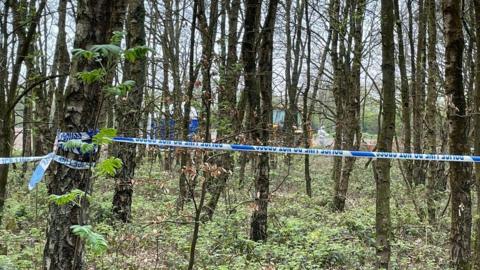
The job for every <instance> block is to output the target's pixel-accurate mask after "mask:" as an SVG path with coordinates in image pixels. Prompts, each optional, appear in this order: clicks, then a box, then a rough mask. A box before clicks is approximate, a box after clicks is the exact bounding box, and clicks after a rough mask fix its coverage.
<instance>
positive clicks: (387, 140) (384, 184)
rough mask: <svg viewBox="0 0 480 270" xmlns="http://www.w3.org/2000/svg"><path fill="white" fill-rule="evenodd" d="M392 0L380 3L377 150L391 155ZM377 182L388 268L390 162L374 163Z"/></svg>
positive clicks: (382, 262) (379, 231) (381, 252)
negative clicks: (381, 112) (379, 125)
mask: <svg viewBox="0 0 480 270" xmlns="http://www.w3.org/2000/svg"><path fill="white" fill-rule="evenodd" d="M393 9H394V5H393V0H382V1H381V34H382V84H383V87H382V93H383V104H382V107H383V110H382V111H383V115H382V116H383V117H382V121H381V127H380V132H379V136H378V142H377V145H378V151H383V152H391V151H392V142H393V136H394V134H395V111H396V108H395V44H394V41H393V40H394V38H393V28H394V22H395V16H394V14H393ZM373 167H374V170H373V171H374V176H375V183H376V249H377V268H380V269H388V267H389V264H390V233H391V220H390V160H388V159H381V160H377V161H375V162H374V166H373Z"/></svg>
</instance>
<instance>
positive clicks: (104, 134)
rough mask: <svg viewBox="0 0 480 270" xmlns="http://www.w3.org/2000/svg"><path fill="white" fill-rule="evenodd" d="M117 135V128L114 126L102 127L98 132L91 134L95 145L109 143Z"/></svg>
mask: <svg viewBox="0 0 480 270" xmlns="http://www.w3.org/2000/svg"><path fill="white" fill-rule="evenodd" d="M115 136H117V130H116V129H114V128H102V129H100V132H98V133H97V134H95V136H93V139H92V142H93V143H94V144H97V145H104V144H109V143H111V142H112V140H113V138H114V137H115Z"/></svg>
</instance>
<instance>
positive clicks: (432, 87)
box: [425, 0, 437, 224]
mask: <svg viewBox="0 0 480 270" xmlns="http://www.w3.org/2000/svg"><path fill="white" fill-rule="evenodd" d="M427 15H428V90H427V103H426V105H427V106H426V107H427V112H426V115H425V120H426V121H425V122H426V127H427V130H426V133H427V134H426V147H427V151H428V153H429V154H435V153H436V152H437V131H436V130H437V121H436V115H437V86H436V83H437V80H436V76H437V72H436V69H437V56H436V47H435V46H436V44H437V28H436V21H437V19H436V15H435V0H427ZM436 173H437V162H429V163H428V172H427V182H426V192H427V213H428V222H429V223H430V224H433V223H434V222H435V211H436V210H435V190H436V189H435V183H436Z"/></svg>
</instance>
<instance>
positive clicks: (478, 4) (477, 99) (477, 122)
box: [473, 0, 480, 270]
mask: <svg viewBox="0 0 480 270" xmlns="http://www.w3.org/2000/svg"><path fill="white" fill-rule="evenodd" d="M473 3H474V8H475V24H474V25H475V26H476V27H475V38H476V49H477V51H476V54H475V92H474V93H473V103H474V106H473V108H474V110H473V112H474V113H475V114H474V116H473V130H474V134H473V136H474V154H475V155H476V156H479V155H480V0H474V1H473ZM475 185H476V186H477V190H476V191H477V192H476V195H477V209H476V216H479V215H480V163H475ZM474 241H475V242H474V253H473V254H474V257H473V269H475V270H480V218H476V219H475V240H474Z"/></svg>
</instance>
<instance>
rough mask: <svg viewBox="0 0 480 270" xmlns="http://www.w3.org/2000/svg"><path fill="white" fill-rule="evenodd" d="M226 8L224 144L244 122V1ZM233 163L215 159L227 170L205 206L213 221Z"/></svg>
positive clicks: (222, 91)
mask: <svg viewBox="0 0 480 270" xmlns="http://www.w3.org/2000/svg"><path fill="white" fill-rule="evenodd" d="M226 9H227V12H228V29H229V30H228V37H227V41H228V46H227V47H228V51H227V55H226V66H225V84H224V85H223V86H220V90H219V91H220V93H219V94H218V104H219V105H218V106H219V118H220V119H219V122H220V123H221V125H220V126H219V127H218V131H217V141H218V140H222V142H224V143H229V142H231V140H230V139H227V140H226V141H225V140H223V137H227V138H229V137H230V136H231V135H233V134H235V130H237V125H241V123H238V122H237V121H236V119H237V112H236V110H235V106H236V102H237V101H236V90H237V89H236V88H237V84H238V80H237V77H238V73H239V72H238V70H237V69H236V68H235V67H236V64H237V43H238V38H237V36H238V34H237V23H238V22H237V19H238V13H239V9H240V0H233V1H232V2H230V1H229V0H228V1H227V3H226ZM233 162H234V160H233V156H232V155H231V154H230V153H228V152H226V153H224V154H223V155H220V156H218V158H216V159H215V163H216V164H217V166H219V167H222V168H223V169H224V170H223V171H222V173H221V174H220V175H219V176H218V177H217V178H216V179H215V180H214V181H215V182H214V183H213V186H212V187H210V189H211V197H210V200H209V201H208V202H207V205H206V207H205V214H206V218H207V219H209V220H211V219H212V217H213V213H214V211H215V209H216V207H217V203H218V200H219V198H220V195H221V192H222V191H223V190H224V189H225V186H226V183H227V180H228V178H229V176H230V174H231V172H232V170H233Z"/></svg>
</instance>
